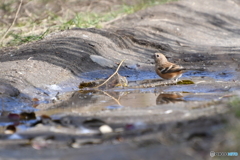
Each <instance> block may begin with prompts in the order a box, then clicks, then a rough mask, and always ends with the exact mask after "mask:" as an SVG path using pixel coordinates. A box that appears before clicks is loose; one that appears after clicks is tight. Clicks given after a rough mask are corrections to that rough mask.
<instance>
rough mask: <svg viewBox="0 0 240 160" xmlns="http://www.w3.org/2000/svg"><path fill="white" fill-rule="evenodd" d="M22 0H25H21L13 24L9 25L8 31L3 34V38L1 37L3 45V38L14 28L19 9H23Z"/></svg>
mask: <svg viewBox="0 0 240 160" xmlns="http://www.w3.org/2000/svg"><path fill="white" fill-rule="evenodd" d="M22 2H23V0H20V4H19V6H18V9H17V12H16V15H15V17H14V20H13V22H12V24H11V25H10V26H9V27H8V29H7V30H6V32H5V33H4V35H3V36H2V38H1V40H0V44H1V45H2V41H3V39H4V38H5V37H6V35H7V34H8V32H9V31H10V29H11V28H12V26H13V25H14V24H15V22H16V20H17V16H18V14H19V11H20V9H21V6H22Z"/></svg>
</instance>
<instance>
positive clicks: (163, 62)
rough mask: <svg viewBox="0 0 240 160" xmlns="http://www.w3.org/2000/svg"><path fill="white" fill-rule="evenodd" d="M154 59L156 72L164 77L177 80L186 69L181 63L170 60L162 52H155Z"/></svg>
mask: <svg viewBox="0 0 240 160" xmlns="http://www.w3.org/2000/svg"><path fill="white" fill-rule="evenodd" d="M154 59H155V70H156V73H157V74H158V75H159V76H160V77H161V78H163V79H167V80H172V79H174V80H175V81H176V82H177V80H178V78H180V77H181V76H182V73H183V70H186V68H184V67H182V66H180V65H177V64H174V63H171V62H168V60H167V58H166V57H165V56H164V55H163V54H162V53H155V55H154Z"/></svg>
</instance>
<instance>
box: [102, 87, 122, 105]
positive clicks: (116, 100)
mask: <svg viewBox="0 0 240 160" xmlns="http://www.w3.org/2000/svg"><path fill="white" fill-rule="evenodd" d="M98 91H100V92H103V94H105V95H106V96H108V97H110V98H112V99H113V100H114V101H115V102H117V104H118V105H120V106H121V103H120V102H119V100H118V99H116V98H114V97H113V96H111V95H110V94H108V93H107V92H104V91H101V90H98Z"/></svg>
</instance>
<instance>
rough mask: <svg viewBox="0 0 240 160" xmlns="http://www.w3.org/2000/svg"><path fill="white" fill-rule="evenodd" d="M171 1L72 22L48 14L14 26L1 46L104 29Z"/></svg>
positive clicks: (80, 16) (141, 0)
mask: <svg viewBox="0 0 240 160" xmlns="http://www.w3.org/2000/svg"><path fill="white" fill-rule="evenodd" d="M170 1H176V0H136V2H137V3H136V4H135V5H132V6H131V5H125V4H122V5H121V6H120V7H119V9H118V10H116V11H110V12H106V13H98V14H97V13H92V12H80V13H77V14H76V15H75V17H74V18H72V19H70V20H67V19H63V18H62V17H61V16H58V15H56V14H54V13H51V12H48V16H47V19H44V20H39V19H40V18H39V19H38V20H34V19H28V20H25V21H22V22H21V21H20V22H18V23H17V24H16V25H15V26H14V31H10V32H9V34H8V35H7V36H6V38H7V40H6V41H5V43H3V44H1V46H2V47H3V46H17V45H20V44H23V43H28V42H32V41H37V40H41V39H43V38H44V36H46V35H47V34H48V33H51V32H56V31H60V30H66V29H70V28H73V27H79V28H102V27H104V23H106V22H109V21H111V20H114V19H115V18H117V17H121V16H124V15H128V14H132V13H135V12H137V11H139V10H142V9H145V8H147V7H150V6H153V5H159V4H163V3H166V2H170ZM11 3H12V1H11ZM11 3H10V1H9V3H6V4H5V5H2V6H1V7H2V9H4V10H9V11H10V10H11V8H10V7H9V6H10V5H11ZM36 19H37V18H36ZM42 26H43V27H42ZM36 27H42V28H45V29H42V31H41V32H40V33H35V32H33V33H32V31H31V30H33V28H36Z"/></svg>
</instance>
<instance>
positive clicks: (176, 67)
mask: <svg viewBox="0 0 240 160" xmlns="http://www.w3.org/2000/svg"><path fill="white" fill-rule="evenodd" d="M158 69H159V70H160V72H161V73H162V74H165V73H174V72H179V71H182V70H186V69H185V68H183V67H182V66H179V65H175V64H173V65H170V66H168V67H159V68H158Z"/></svg>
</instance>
